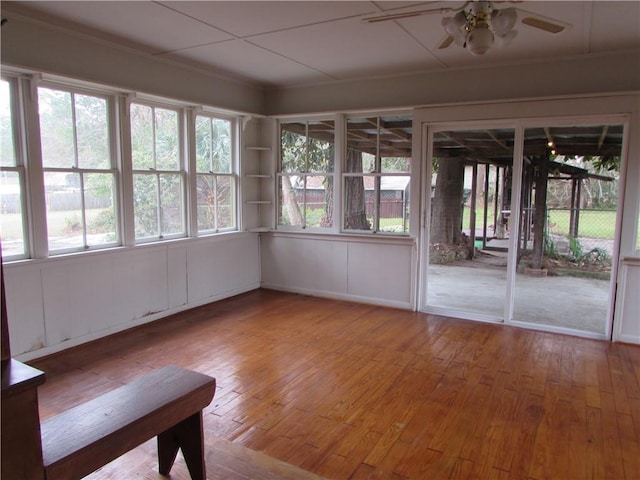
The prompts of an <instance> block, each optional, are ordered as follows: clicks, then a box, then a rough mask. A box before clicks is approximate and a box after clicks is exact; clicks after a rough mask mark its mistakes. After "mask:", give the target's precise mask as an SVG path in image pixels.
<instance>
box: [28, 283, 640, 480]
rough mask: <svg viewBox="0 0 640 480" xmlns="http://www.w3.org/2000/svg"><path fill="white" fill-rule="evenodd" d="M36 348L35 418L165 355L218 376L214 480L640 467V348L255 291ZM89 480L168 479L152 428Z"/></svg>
mask: <svg viewBox="0 0 640 480" xmlns="http://www.w3.org/2000/svg"><path fill="white" fill-rule="evenodd" d="M30 363H31V364H32V365H34V366H36V367H38V368H40V369H42V370H44V371H45V372H46V374H47V382H46V383H45V385H44V386H43V387H42V388H41V389H40V410H41V417H42V418H47V417H48V416H50V415H53V414H55V413H57V412H60V411H62V410H64V409H67V408H69V407H71V406H73V405H75V404H77V403H79V402H82V401H84V400H86V399H89V398H92V397H94V396H96V395H98V394H100V393H103V392H105V391H108V390H110V389H112V388H115V387H117V386H119V385H121V384H123V383H126V382H128V381H130V380H132V379H133V378H135V377H137V376H139V375H141V374H143V373H145V372H148V371H150V370H152V369H155V368H159V367H162V366H165V365H168V364H177V365H180V366H182V367H185V368H190V369H193V370H196V371H200V372H203V373H206V374H209V375H211V376H214V377H216V379H217V385H218V387H217V391H216V395H215V397H214V400H213V402H212V403H211V405H210V406H209V407H208V408H207V409H206V410H205V415H204V429H205V442H206V448H207V462H208V463H207V470H208V475H209V478H210V479H218V478H220V479H245V478H253V479H262V478H264V479H277V478H292V479H293V478H296V479H305V478H308V479H311V478H317V477H315V475H318V476H321V477H325V478H330V479H337V480H341V479H395V480H401V479H425V478H437V479H439V478H481V479H489V478H496V479H535V480H539V479H548V478H552V479H582V478H595V479H609V478H610V479H625V478H626V479H640V461H639V458H640V456H639V454H640V348H639V347H637V346H632V345H624V344H612V343H608V342H603V341H596V340H588V339H582V338H576V337H570V336H563V335H556V334H550V333H544V332H535V331H529V330H524V329H518V328H513V327H506V326H501V325H490V324H484V323H478V322H470V321H463V320H456V319H450V318H444V317H437V316H432V315H426V314H422V313H416V312H409V311H404V310H396V309H388V308H380V307H375V306H370V305H363V304H356V303H349V302H342V301H333V300H326V299H318V298H312V297H307V296H302V295H294V294H287V293H280V292H273V291H268V290H256V291H254V292H250V293H247V294H244V295H240V296H237V297H234V298H231V299H227V300H224V301H221V302H217V303H214V304H210V305H206V306H203V307H200V308H197V309H194V310H191V311H189V312H183V313H180V314H178V315H175V316H173V317H170V318H167V319H163V320H161V321H158V322H155V323H153V324H150V325H146V326H143V327H140V328H136V329H134V330H130V331H128V332H125V333H123V334H118V335H114V336H112V337H109V338H108V339H103V340H100V341H97V342H94V343H92V344H90V345H87V346H82V347H79V348H75V349H72V350H69V351H66V352H62V353H59V354H56V355H53V356H51V357H48V358H44V359H40V360H38V361H33V362H30ZM253 452H258V453H253ZM299 469H301V470H299ZM304 471H307V472H310V473H305V472H304ZM90 478H93V479H111V478H114V479H115V478H118V479H122V478H145V479H147V478H149V479H156V478H163V477H160V476H159V475H158V473H157V466H156V453H155V445H154V443H153V441H151V442H147V443H145V444H144V445H142V446H140V447H139V448H137V449H135V450H133V451H132V452H130V453H129V454H127V455H125V456H123V457H121V458H120V459H118V460H116V461H114V462H112V463H111V464H109V465H107V466H106V467H104V468H103V469H101V470H99V471H98V472H96V473H94V474H92V476H91V477H90ZM172 478H174V479H183V478H185V479H186V478H189V477H188V474H187V472H186V468H185V467H184V463H183V462H182V460H181V459H179V461H178V462H177V463H176V466H175V467H174V471H173V472H172Z"/></svg>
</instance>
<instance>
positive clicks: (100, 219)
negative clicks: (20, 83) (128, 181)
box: [38, 86, 119, 253]
mask: <svg viewBox="0 0 640 480" xmlns="http://www.w3.org/2000/svg"><path fill="white" fill-rule="evenodd" d="M38 113H39V119H40V144H41V150H42V168H43V174H44V189H45V197H46V218H47V233H48V247H49V252H50V253H62V252H69V251H77V250H83V249H89V248H92V247H106V246H112V245H117V244H118V243H119V235H118V228H117V225H118V222H117V215H116V213H117V208H116V198H117V187H116V184H117V175H116V169H115V167H114V164H115V162H114V156H113V154H112V142H111V134H110V132H111V130H112V128H111V124H112V120H111V117H112V114H111V108H110V102H109V99H108V98H107V97H104V96H97V95H93V94H86V93H80V92H77V91H73V90H63V89H58V88H57V87H56V88H49V87H45V86H40V87H38Z"/></svg>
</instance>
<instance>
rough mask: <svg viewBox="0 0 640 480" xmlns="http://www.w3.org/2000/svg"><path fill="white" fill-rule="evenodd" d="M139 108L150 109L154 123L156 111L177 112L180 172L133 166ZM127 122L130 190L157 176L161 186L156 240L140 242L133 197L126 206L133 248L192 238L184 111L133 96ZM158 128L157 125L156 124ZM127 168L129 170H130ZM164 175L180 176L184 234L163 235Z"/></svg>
mask: <svg viewBox="0 0 640 480" xmlns="http://www.w3.org/2000/svg"><path fill="white" fill-rule="evenodd" d="M134 104H136V105H141V106H144V107H150V108H151V109H152V111H153V113H154V119H155V110H156V109H162V110H171V111H174V112H176V114H177V119H178V131H177V137H178V138H177V141H178V170H158V169H156V168H155V167H154V168H149V169H146V170H145V169H142V170H141V169H136V168H135V167H134V165H133V145H132V143H131V129H132V125H131V107H132V106H133V105H134ZM126 110H127V115H126V116H127V119H126V125H127V127H128V139H129V144H128V145H127V148H128V155H127V161H128V164H129V165H128V167H129V168H130V171H131V179H130V181H131V188H132V194H133V191H134V190H135V182H134V179H135V176H136V175H149V176H155V178H156V184H157V185H158V190H157V192H158V193H157V194H158V198H157V200H158V204H157V208H156V215H157V217H156V219H157V221H158V235H157V236H146V237H140V238H138V237H137V236H136V232H135V203H134V198H133V195H132V197H131V205H127V207H128V208H129V209H130V212H131V216H132V221H131V222H128V225H130V228H132V231H131V234H130V236H131V239H132V241H133V242H134V244H145V243H153V242H159V241H163V240H172V239H178V238H186V237H188V236H189V223H190V222H189V216H188V215H187V211H188V201H187V190H188V189H190V188H189V187H190V186H189V187H188V185H189V183H188V182H187V171H186V165H185V164H186V162H185V140H184V138H185V130H186V129H185V125H184V124H185V113H184V112H185V108H184V107H183V106H181V105H178V104H171V103H163V102H159V101H154V100H148V99H146V98H140V97H138V96H135V95H131V96H129V98H128V100H127V109H126ZM154 125H155V122H154ZM154 143H155V126H154ZM155 161H156V158H155V153H154V163H155ZM129 168H128V169H129ZM161 175H178V176H179V177H180V185H181V186H180V198H181V203H182V207H181V212H180V214H181V216H182V231H181V232H176V233H163V231H162V218H161V214H160V209H161V204H160V199H161V192H160V189H159V182H160V176H161Z"/></svg>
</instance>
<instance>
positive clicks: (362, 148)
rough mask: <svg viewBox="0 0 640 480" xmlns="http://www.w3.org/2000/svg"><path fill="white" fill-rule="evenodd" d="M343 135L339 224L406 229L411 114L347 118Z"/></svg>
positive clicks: (357, 228) (378, 229) (363, 229)
mask: <svg viewBox="0 0 640 480" xmlns="http://www.w3.org/2000/svg"><path fill="white" fill-rule="evenodd" d="M346 137H347V145H346V154H345V157H344V167H343V170H342V171H343V174H342V179H343V183H342V185H343V192H342V198H343V224H342V228H343V230H345V231H359V232H363V233H364V232H374V233H375V232H385V233H395V234H407V233H408V232H409V184H410V182H409V180H410V167H411V118H410V117H404V116H398V117H370V118H349V119H347V135H346Z"/></svg>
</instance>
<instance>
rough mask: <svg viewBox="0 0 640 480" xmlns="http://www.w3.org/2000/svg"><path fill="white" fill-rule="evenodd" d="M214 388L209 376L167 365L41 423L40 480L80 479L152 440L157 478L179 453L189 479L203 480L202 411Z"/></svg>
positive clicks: (204, 475) (171, 464)
mask: <svg viewBox="0 0 640 480" xmlns="http://www.w3.org/2000/svg"><path fill="white" fill-rule="evenodd" d="M215 388H216V381H215V378H212V377H209V376H207V375H204V374H201V373H197V372H193V371H190V370H185V369H182V368H179V367H176V366H169V367H166V368H162V369H160V370H157V371H155V372H153V373H151V374H149V375H145V376H143V377H141V378H139V379H137V380H135V381H133V382H131V383H129V384H127V385H124V386H122V387H120V388H117V389H115V390H112V391H110V392H108V393H106V394H104V395H102V396H100V397H97V398H95V399H93V400H90V401H88V402H86V403H83V404H81V405H78V406H76V407H74V408H71V409H69V410H67V411H65V412H62V413H61V414H59V415H56V416H54V417H52V418H49V419H47V420H45V421H44V422H42V423H41V435H42V456H43V464H44V471H45V478H46V479H47V480H52V479H64V480H73V479H80V478H82V477H84V476H86V475H88V474H90V473H91V472H93V471H95V470H97V469H98V468H100V467H101V466H103V465H105V464H107V463H109V462H110V461H112V460H114V459H116V458H118V457H119V456H121V455H122V454H124V453H126V452H128V451H129V450H131V449H133V448H134V447H137V446H138V445H140V444H142V443H144V442H146V441H147V440H149V439H150V438H153V437H155V436H157V437H158V464H159V471H160V473H161V474H162V475H168V474H169V471H170V470H171V467H172V466H173V463H174V461H175V458H176V455H177V453H178V449H182V454H183V456H184V459H185V462H186V464H187V467H188V469H189V473H190V474H191V478H192V479H193V480H205V478H206V471H205V460H204V459H205V457H204V442H203V430H202V410H203V408H204V407H206V406H207V405H209V403H210V402H211V400H212V399H213V395H214V393H215ZM123 478H124V477H123Z"/></svg>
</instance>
